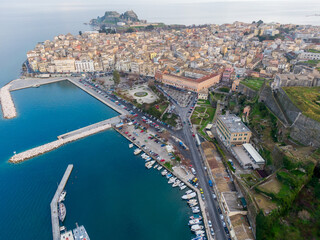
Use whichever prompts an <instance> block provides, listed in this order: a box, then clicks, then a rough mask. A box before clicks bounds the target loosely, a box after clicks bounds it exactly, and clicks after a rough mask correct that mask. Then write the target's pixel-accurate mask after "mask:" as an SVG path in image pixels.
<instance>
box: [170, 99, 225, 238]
mask: <svg viewBox="0 0 320 240" xmlns="http://www.w3.org/2000/svg"><path fill="white" fill-rule="evenodd" d="M192 103H193V101H191V103H190V104H189V106H187V107H185V108H181V107H180V106H179V105H177V104H175V106H176V111H177V113H178V114H179V116H180V118H181V119H182V122H183V121H185V122H188V121H187V119H188V117H187V116H188V111H189V109H190V107H191V106H192ZM182 133H183V136H184V137H183V139H184V141H185V144H186V145H187V146H188V147H189V149H190V155H191V161H192V163H193V166H194V168H195V170H196V172H197V178H198V179H199V185H200V187H201V188H202V189H203V192H204V197H205V202H206V207H207V211H208V213H209V219H210V220H211V222H212V225H213V229H214V231H215V238H216V239H217V240H224V239H227V236H226V234H225V231H224V228H223V225H222V222H221V220H220V216H219V212H218V203H217V201H216V200H215V199H214V198H213V196H212V193H213V190H212V188H211V187H210V186H209V184H208V181H209V177H208V175H207V172H206V170H204V166H205V165H204V162H203V161H202V157H201V154H200V152H199V149H198V147H197V145H196V142H195V138H194V137H193V136H192V134H193V132H192V129H191V128H190V126H189V124H188V123H186V124H183V128H182ZM209 234H210V233H209Z"/></svg>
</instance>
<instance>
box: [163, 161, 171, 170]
mask: <svg viewBox="0 0 320 240" xmlns="http://www.w3.org/2000/svg"><path fill="white" fill-rule="evenodd" d="M164 166H165V167H166V168H168V169H169V170H170V171H172V167H173V165H172V164H171V163H170V162H166V163H164Z"/></svg>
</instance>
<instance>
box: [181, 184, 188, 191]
mask: <svg viewBox="0 0 320 240" xmlns="http://www.w3.org/2000/svg"><path fill="white" fill-rule="evenodd" d="M179 187H180V186H179ZM186 187H187V186H186V185H183V186H181V187H180V190H183V189H185V188H186Z"/></svg>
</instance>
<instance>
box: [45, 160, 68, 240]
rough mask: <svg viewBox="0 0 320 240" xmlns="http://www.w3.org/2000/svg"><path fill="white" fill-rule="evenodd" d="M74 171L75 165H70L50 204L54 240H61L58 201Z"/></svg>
mask: <svg viewBox="0 0 320 240" xmlns="http://www.w3.org/2000/svg"><path fill="white" fill-rule="evenodd" d="M72 169H73V164H69V165H68V167H67V170H66V171H65V173H64V175H63V177H62V179H61V182H60V184H59V186H58V188H57V191H56V193H55V194H54V197H53V198H52V201H51V203H50V209H51V223H52V236H53V240H60V225H59V218H58V200H59V197H60V195H61V192H62V191H63V189H64V187H65V186H66V184H67V181H68V179H69V177H70V174H71V172H72Z"/></svg>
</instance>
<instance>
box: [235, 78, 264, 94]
mask: <svg viewBox="0 0 320 240" xmlns="http://www.w3.org/2000/svg"><path fill="white" fill-rule="evenodd" d="M240 83H241V84H243V85H245V86H247V87H248V88H251V89H252V90H255V91H259V90H260V88H261V87H262V85H263V83H264V79H262V78H246V79H244V80H242V81H241V82H240Z"/></svg>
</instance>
